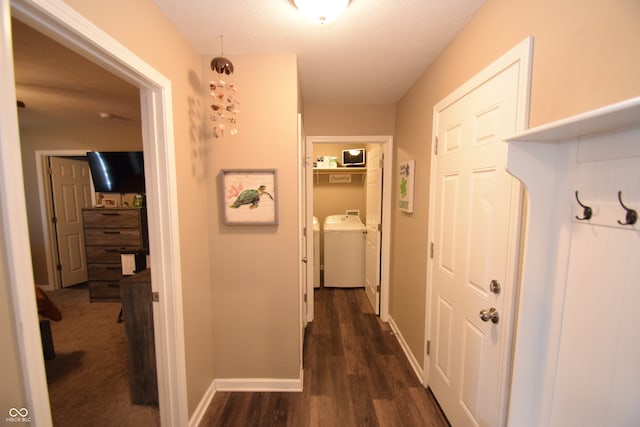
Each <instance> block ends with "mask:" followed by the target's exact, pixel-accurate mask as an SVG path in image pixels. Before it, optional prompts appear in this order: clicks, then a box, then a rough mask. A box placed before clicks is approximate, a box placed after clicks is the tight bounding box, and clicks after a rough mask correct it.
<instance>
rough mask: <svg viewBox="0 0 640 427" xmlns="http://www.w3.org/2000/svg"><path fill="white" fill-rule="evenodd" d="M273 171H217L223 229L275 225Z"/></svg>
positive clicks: (276, 222)
mask: <svg viewBox="0 0 640 427" xmlns="http://www.w3.org/2000/svg"><path fill="white" fill-rule="evenodd" d="M277 175H278V171H277V170H276V169H222V170H220V199H221V207H222V222H223V224H224V225H278V189H277Z"/></svg>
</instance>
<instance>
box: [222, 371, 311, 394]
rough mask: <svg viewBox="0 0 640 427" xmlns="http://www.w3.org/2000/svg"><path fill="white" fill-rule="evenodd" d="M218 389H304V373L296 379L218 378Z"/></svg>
mask: <svg viewBox="0 0 640 427" xmlns="http://www.w3.org/2000/svg"><path fill="white" fill-rule="evenodd" d="M214 382H215V384H216V390H217V391H276V392H280V391H294V392H295V391H302V374H301V375H300V378H296V379H280V378H218V379H216V380H215V381H214Z"/></svg>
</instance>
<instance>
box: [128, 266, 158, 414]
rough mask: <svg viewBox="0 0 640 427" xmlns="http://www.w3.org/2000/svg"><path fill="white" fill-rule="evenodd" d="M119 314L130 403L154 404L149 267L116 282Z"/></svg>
mask: <svg viewBox="0 0 640 427" xmlns="http://www.w3.org/2000/svg"><path fill="white" fill-rule="evenodd" d="M120 293H121V295H122V314H123V318H124V326H125V331H126V333H127V365H128V368H129V390H130V392H131V403H132V404H134V405H157V404H158V380H157V374H156V351H155V337H154V330H153V302H152V301H153V298H152V294H151V271H150V270H148V269H147V270H144V271H142V272H140V273H138V274H136V275H134V276H128V277H127V278H125V279H123V280H122V281H121V282H120Z"/></svg>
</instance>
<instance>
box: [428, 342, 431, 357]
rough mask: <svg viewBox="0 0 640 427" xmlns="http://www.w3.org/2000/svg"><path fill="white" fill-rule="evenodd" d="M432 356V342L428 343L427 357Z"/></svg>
mask: <svg viewBox="0 0 640 427" xmlns="http://www.w3.org/2000/svg"><path fill="white" fill-rule="evenodd" d="M430 354H431V340H429V341H427V356H429V355H430Z"/></svg>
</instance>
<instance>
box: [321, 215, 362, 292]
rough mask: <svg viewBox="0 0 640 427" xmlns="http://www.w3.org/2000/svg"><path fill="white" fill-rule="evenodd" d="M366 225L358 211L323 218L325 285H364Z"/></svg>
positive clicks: (345, 286)
mask: <svg viewBox="0 0 640 427" xmlns="http://www.w3.org/2000/svg"><path fill="white" fill-rule="evenodd" d="M366 231H367V228H366V227H365V225H364V224H363V223H362V221H360V218H359V217H357V216H356V215H329V216H327V217H326V218H325V220H324V225H323V233H324V286H326V287H341V288H354V287H364V251H365V238H366Z"/></svg>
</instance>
